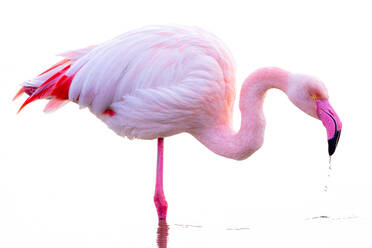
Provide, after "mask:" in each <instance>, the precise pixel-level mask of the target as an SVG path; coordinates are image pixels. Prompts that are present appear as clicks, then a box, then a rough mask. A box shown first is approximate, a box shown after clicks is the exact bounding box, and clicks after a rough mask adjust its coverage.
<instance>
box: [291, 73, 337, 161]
mask: <svg viewBox="0 0 372 248" xmlns="http://www.w3.org/2000/svg"><path fill="white" fill-rule="evenodd" d="M287 94H288V97H289V99H290V100H291V101H292V102H293V103H294V104H295V105H296V106H297V107H298V108H300V109H301V110H302V111H304V112H305V113H306V114H308V115H311V116H313V117H315V118H317V119H319V120H321V121H322V123H323V125H324V127H325V128H326V130H327V138H328V154H329V155H330V156H331V155H333V153H334V152H335V150H336V147H337V144H338V140H339V138H340V135H341V128H342V123H341V120H340V118H339V117H338V115H337V114H336V112H335V111H334V109H333V108H332V106H331V104H330V103H329V101H328V92H327V89H326V87H325V86H324V84H323V83H322V82H321V81H319V80H318V79H315V78H313V77H310V76H305V75H297V74H293V75H291V76H290V78H289V81H288V88H287Z"/></svg>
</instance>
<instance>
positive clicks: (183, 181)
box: [0, 0, 372, 248]
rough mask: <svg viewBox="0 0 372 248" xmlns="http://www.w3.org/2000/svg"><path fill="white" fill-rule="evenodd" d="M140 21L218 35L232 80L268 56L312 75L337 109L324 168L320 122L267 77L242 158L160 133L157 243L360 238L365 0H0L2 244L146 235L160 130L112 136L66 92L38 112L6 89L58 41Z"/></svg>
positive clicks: (124, 242) (312, 242) (366, 217)
mask: <svg viewBox="0 0 372 248" xmlns="http://www.w3.org/2000/svg"><path fill="white" fill-rule="evenodd" d="M151 24H183V25H196V26H199V27H202V28H204V29H206V30H209V31H210V32H212V33H214V34H216V35H217V36H218V37H220V38H221V39H222V40H223V41H224V42H225V43H226V44H227V46H228V47H229V48H230V50H231V51H232V53H233V55H234V57H235V60H236V64H237V70H238V71H237V73H238V74H237V89H238V90H239V89H240V86H241V83H242V81H243V80H244V78H245V77H246V76H248V75H249V73H251V72H252V71H253V70H255V69H257V68H259V67H264V66H278V67H282V68H284V69H287V70H289V71H292V72H300V73H306V74H311V75H314V76H316V77H318V78H320V79H322V80H323V81H324V83H325V84H326V86H327V88H328V91H329V94H330V102H331V104H332V105H333V107H334V108H335V110H336V112H337V113H338V114H339V116H340V118H341V120H342V121H343V131H342V136H341V139H340V143H339V147H338V149H337V151H336V154H335V156H334V157H333V159H332V174H331V177H330V179H328V178H327V173H328V171H327V170H328V154H327V142H326V132H325V129H324V127H323V126H322V124H321V122H320V121H318V120H316V119H314V118H311V117H309V116H307V115H305V114H304V113H302V112H301V111H299V110H298V109H297V108H296V107H295V106H293V105H292V104H291V103H290V101H289V100H288V99H287V97H286V96H285V95H284V94H283V93H282V92H279V91H276V90H272V91H270V92H269V93H268V95H267V98H266V102H265V106H264V111H265V115H266V119H267V128H266V134H265V143H264V146H263V147H262V148H261V149H260V150H259V151H258V152H256V153H255V154H254V155H253V156H252V157H250V158H248V159H247V160H245V161H241V162H237V161H233V160H229V159H226V158H222V157H219V156H217V155H215V154H214V153H212V152H210V151H209V150H207V149H206V148H205V147H203V146H202V145H201V144H200V143H198V142H197V141H196V140H195V139H194V138H193V137H191V136H190V135H187V134H181V135H177V136H174V137H171V138H167V139H165V165H164V166H165V172H164V173H165V174H164V177H165V182H164V184H165V194H166V197H167V200H168V204H169V210H168V224H169V226H170V230H169V243H168V247H171V248H174V247H177V248H179V247H249V246H252V247H274V246H276V247H284V246H285V247H358V248H360V247H371V245H372V241H371V239H370V238H369V237H368V236H367V235H370V234H371V229H372V223H371V218H372V214H371V209H372V202H371V195H372V180H371V173H372V169H371V166H372V163H371V162H372V161H371V156H370V153H371V145H370V142H371V120H372V118H371V111H370V110H371V103H370V99H369V98H370V94H371V81H372V75H371V58H372V49H371V46H372V45H371V44H372V36H371V24H372V15H371V6H369V3H368V1H240V2H235V1H225V2H223V1H201V0H199V1H191V0H188V1H140V0H136V1H109V0H106V1H86V2H83V1H69V0H64V1H38V0H35V1H7V2H5V1H4V2H2V3H1V4H0V26H1V41H0V42H1V46H0V49H1V50H0V55H1V59H0V73H1V74H0V75H1V76H0V81H1V83H0V87H1V88H0V89H1V90H0V102H1V103H0V104H1V105H0V106H1V111H2V114H1V116H2V118H1V129H0V146H1V147H0V247H7V248H8V247H38V248H41V247H156V231H157V219H156V218H157V216H156V211H155V207H154V205H153V202H152V198H153V192H154V184H155V162H156V161H155V160H156V141H141V140H136V141H129V140H127V139H123V138H121V137H118V136H116V135H115V134H114V133H113V132H112V131H110V130H109V129H108V128H107V127H106V126H105V125H104V124H103V123H101V122H100V121H99V120H98V119H96V118H95V117H94V116H93V115H91V114H90V113H89V111H88V110H86V109H84V110H79V108H78V106H77V105H75V104H72V103H70V104H68V105H66V106H65V107H64V108H62V109H60V110H59V111H57V112H55V113H53V114H44V113H43V112H42V109H43V106H44V105H45V104H46V101H39V102H35V103H33V104H30V105H29V106H27V107H26V108H25V109H24V111H22V112H21V114H19V115H16V111H17V109H18V108H19V106H20V105H21V102H22V100H24V99H25V97H23V98H22V100H18V101H16V102H11V99H12V97H13V96H14V94H15V93H16V92H17V91H18V89H19V84H20V83H21V82H23V81H25V80H27V79H30V78H32V77H34V76H35V75H37V74H38V73H40V72H42V71H44V70H45V69H47V68H48V67H49V66H50V65H52V64H53V63H55V62H56V61H58V59H59V58H57V57H54V54H57V53H60V52H63V51H66V50H70V49H74V48H80V47H85V46H87V45H91V44H96V43H100V42H103V41H105V40H107V39H110V38H112V37H115V36H117V35H119V34H121V33H123V32H126V31H128V30H131V29H134V28H138V27H141V26H144V25H151ZM237 95H239V94H237ZM237 100H238V99H237ZM239 123H240V113H239V111H238V108H237V105H236V113H235V124H236V128H239V126H238V124H239ZM326 184H327V185H328V187H329V191H328V192H327V193H326V192H324V191H323V187H324V185H326ZM317 216H329V218H327V219H312V218H313V217H317ZM187 225H193V226H201V227H192V226H191V227H188V226H187ZM239 228H243V230H235V229H239ZM244 228H248V229H244ZM231 229H232V230H231Z"/></svg>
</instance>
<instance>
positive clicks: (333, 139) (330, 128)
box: [316, 100, 342, 156]
mask: <svg viewBox="0 0 372 248" xmlns="http://www.w3.org/2000/svg"><path fill="white" fill-rule="evenodd" d="M316 106H317V114H318V117H319V119H320V120H321V121H322V123H323V125H324V126H325V128H326V130H327V137H328V154H329V156H332V155H333V153H334V152H335V150H336V147H337V144H338V140H339V139H340V135H341V128H342V123H341V120H340V118H339V117H338V115H337V114H336V112H335V111H334V110H333V108H332V106H331V105H330V104H329V102H328V100H316Z"/></svg>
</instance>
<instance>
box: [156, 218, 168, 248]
mask: <svg viewBox="0 0 372 248" xmlns="http://www.w3.org/2000/svg"><path fill="white" fill-rule="evenodd" d="M168 230H169V226H168V224H167V221H166V220H159V224H158V233H157V234H158V236H157V240H156V243H158V247H159V248H166V247H167V243H168Z"/></svg>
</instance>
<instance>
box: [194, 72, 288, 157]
mask: <svg viewBox="0 0 372 248" xmlns="http://www.w3.org/2000/svg"><path fill="white" fill-rule="evenodd" d="M288 77H289V72H287V71H284V70H282V69H279V68H262V69H259V70H257V71H255V72H253V73H252V74H251V75H250V76H249V77H248V78H247V79H246V80H245V81H244V83H243V86H242V89H241V92H240V102H239V108H240V111H241V126H240V130H239V131H238V132H235V131H234V130H233V129H232V126H231V123H226V124H223V125H222V124H220V125H216V126H214V127H209V128H210V129H208V130H204V131H206V132H202V133H200V134H198V135H194V136H195V137H196V138H197V139H198V140H199V141H200V142H201V143H203V144H204V145H205V146H206V147H208V148H209V149H210V150H212V151H213V152H215V153H217V154H219V155H221V156H224V157H228V158H232V159H236V160H242V159H246V158H247V157H249V156H250V155H252V154H253V153H254V152H255V151H257V150H258V149H259V148H260V147H261V146H262V143H263V139H264V131H265V117H264V114H263V102H264V98H265V93H266V91H267V90H268V89H271V88H277V89H280V90H282V91H284V92H286V90H287V85H288Z"/></svg>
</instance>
